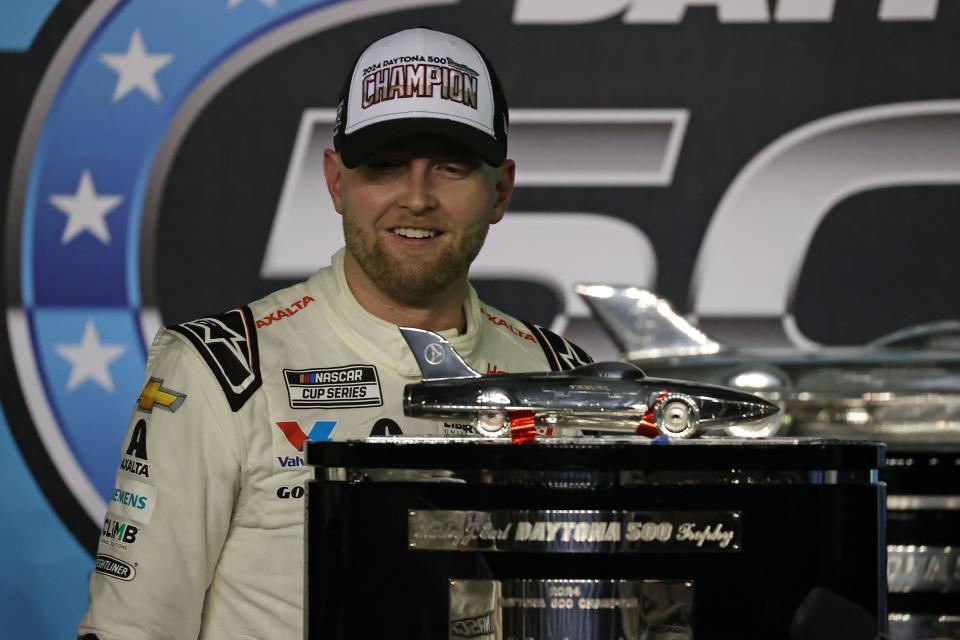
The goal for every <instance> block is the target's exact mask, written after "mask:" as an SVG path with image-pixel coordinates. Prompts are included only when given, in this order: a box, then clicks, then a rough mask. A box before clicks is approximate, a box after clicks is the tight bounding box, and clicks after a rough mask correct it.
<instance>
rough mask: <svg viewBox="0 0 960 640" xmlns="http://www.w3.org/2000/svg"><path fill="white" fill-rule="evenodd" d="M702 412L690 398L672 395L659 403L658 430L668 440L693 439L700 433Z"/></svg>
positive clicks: (676, 394) (657, 409) (657, 412)
mask: <svg viewBox="0 0 960 640" xmlns="http://www.w3.org/2000/svg"><path fill="white" fill-rule="evenodd" d="M699 420H700V411H699V410H698V409H697V403H696V402H694V400H693V398H691V397H690V396H685V395H682V394H679V393H674V394H670V395H668V396H666V397H664V398H662V399H661V400H660V402H659V403H657V408H656V421H657V429H659V430H660V433H662V434H663V435H665V436H667V437H668V438H676V439H685V438H692V437H694V436H695V435H697V433H698V432H699V429H698V428H697V422H698V421H699Z"/></svg>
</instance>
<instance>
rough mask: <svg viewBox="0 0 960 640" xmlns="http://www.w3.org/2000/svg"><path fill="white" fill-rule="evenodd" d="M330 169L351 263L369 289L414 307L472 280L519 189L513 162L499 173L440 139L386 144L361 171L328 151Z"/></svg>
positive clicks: (327, 166) (428, 302) (418, 138)
mask: <svg viewBox="0 0 960 640" xmlns="http://www.w3.org/2000/svg"><path fill="white" fill-rule="evenodd" d="M324 168H325V169H326V173H327V183H328V187H329V188H330V193H331V195H332V196H333V200H334V205H335V206H336V208H337V211H339V212H340V213H341V214H342V215H343V231H344V238H345V240H346V246H347V260H348V261H349V260H353V261H354V262H355V263H356V265H357V266H359V267H360V270H361V271H362V273H363V275H364V276H365V279H366V280H368V282H367V283H364V284H372V285H373V286H375V287H376V288H377V289H379V291H380V293H382V294H385V295H386V296H388V297H390V298H392V299H393V300H396V301H397V302H400V303H402V304H406V305H410V306H420V307H422V306H429V304H430V302H431V301H432V300H435V299H437V298H438V296H442V295H444V294H446V293H449V292H451V288H453V287H457V286H462V284H463V283H465V282H466V277H467V271H468V270H469V268H470V264H471V263H472V262H473V260H474V258H476V257H477V253H478V252H479V251H480V247H482V246H483V241H484V239H485V238H486V235H487V229H488V228H489V226H490V225H491V224H494V223H496V222H499V221H500V219H501V218H502V217H503V214H504V210H505V209H506V206H507V203H508V201H509V197H510V193H511V191H512V187H513V163H512V161H509V160H508V161H505V162H504V165H502V166H501V167H499V168H493V167H490V166H489V165H487V164H485V163H484V162H483V161H482V160H480V159H479V158H478V157H477V156H475V155H473V154H471V153H470V152H469V151H467V150H465V149H464V148H463V147H461V146H459V145H457V144H455V143H453V142H452V141H448V140H447V139H445V138H440V137H434V136H416V137H410V138H404V139H402V140H399V141H397V142H394V143H391V144H388V145H386V146H384V147H382V148H380V149H379V150H378V151H376V152H374V153H373V154H372V155H371V156H370V157H368V158H367V160H366V161H365V162H364V163H363V164H362V165H360V166H359V167H357V168H356V169H348V168H346V167H345V166H343V164H342V163H341V162H340V160H339V158H338V157H337V156H336V155H335V154H334V153H333V152H328V154H327V156H326V157H325V163H324ZM352 284H353V283H352Z"/></svg>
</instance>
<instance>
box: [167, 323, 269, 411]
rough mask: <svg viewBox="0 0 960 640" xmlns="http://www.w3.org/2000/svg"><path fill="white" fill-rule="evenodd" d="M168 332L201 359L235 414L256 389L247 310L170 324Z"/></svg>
mask: <svg viewBox="0 0 960 640" xmlns="http://www.w3.org/2000/svg"><path fill="white" fill-rule="evenodd" d="M169 329H170V330H171V331H176V332H177V333H179V334H180V335H182V336H184V337H185V338H187V340H189V341H190V344H192V345H193V346H194V348H195V349H196V350H197V352H198V353H199V354H200V355H201V357H203V359H204V360H205V361H206V363H207V365H208V366H209V367H210V370H211V371H212V372H213V375H214V376H215V377H216V378H217V382H219V383H220V386H221V387H222V388H223V392H224V394H225V395H226V398H227V402H228V403H229V404H230V408H231V409H232V410H233V411H239V410H240V409H241V408H242V407H243V405H244V404H245V403H246V402H247V400H249V399H250V396H252V395H253V394H254V392H255V391H256V390H257V389H259V388H260V385H261V384H262V379H261V377H260V354H259V350H258V347H257V331H256V329H254V326H253V315H252V314H251V312H250V309H249V308H248V307H241V308H239V309H234V310H232V311H228V312H226V313H221V314H220V315H217V316H211V317H209V318H200V319H199V320H192V321H191V322H184V323H183V324H178V325H173V326H171V327H169ZM178 406H179V405H178ZM171 410H173V409H172V407H171Z"/></svg>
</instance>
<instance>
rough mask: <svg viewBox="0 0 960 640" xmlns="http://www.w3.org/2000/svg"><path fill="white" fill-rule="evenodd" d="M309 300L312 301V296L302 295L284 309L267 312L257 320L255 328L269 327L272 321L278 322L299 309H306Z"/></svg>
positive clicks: (295, 313) (298, 311) (294, 313)
mask: <svg viewBox="0 0 960 640" xmlns="http://www.w3.org/2000/svg"><path fill="white" fill-rule="evenodd" d="M311 302H313V298H311V297H310V296H303V297H302V298H301V299H299V300H297V301H295V302H294V303H293V304H292V305H290V306H289V307H287V308H286V309H277V310H276V311H274V312H273V313H269V314H267V315H266V316H264V317H262V318H260V319H259V320H257V329H261V328H263V327H269V326H270V325H272V324H273V323H274V322H280V321H281V320H283V319H284V318H289V317H290V316H295V315H297V314H298V313H300V311H302V310H303V309H306V308H307V305H309V304H310V303H311Z"/></svg>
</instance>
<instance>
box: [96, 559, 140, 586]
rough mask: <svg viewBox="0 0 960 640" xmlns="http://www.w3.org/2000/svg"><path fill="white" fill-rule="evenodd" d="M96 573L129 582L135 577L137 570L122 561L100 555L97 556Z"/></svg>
mask: <svg viewBox="0 0 960 640" xmlns="http://www.w3.org/2000/svg"><path fill="white" fill-rule="evenodd" d="M97 573H102V574H103V575H105V576H110V577H111V578H116V579H117V580H123V581H125V582H129V581H131V580H133V578H134V577H135V576H136V575H137V570H136V569H134V568H133V566H132V565H129V564H127V563H126V562H124V561H123V560H119V559H117V558H114V557H113V556H108V555H106V554H102V553H101V554H99V555H98V556H97Z"/></svg>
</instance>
